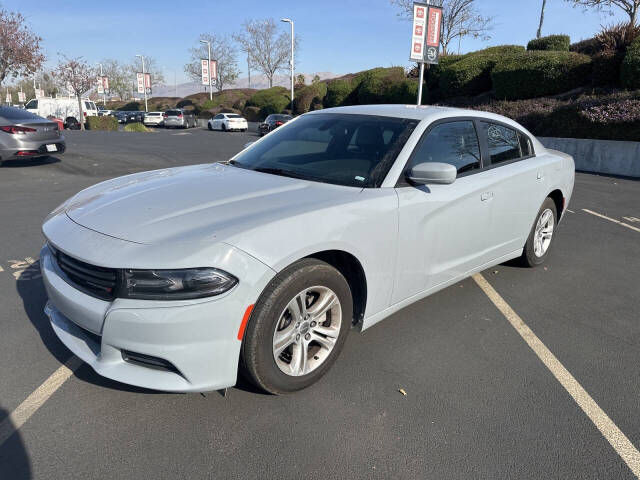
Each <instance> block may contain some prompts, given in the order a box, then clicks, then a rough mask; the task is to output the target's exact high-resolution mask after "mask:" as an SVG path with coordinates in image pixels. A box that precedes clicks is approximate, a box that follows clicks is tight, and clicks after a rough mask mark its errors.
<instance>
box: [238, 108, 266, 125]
mask: <svg viewBox="0 0 640 480" xmlns="http://www.w3.org/2000/svg"><path fill="white" fill-rule="evenodd" d="M242 113H243V115H244V118H246V119H247V121H248V122H260V121H262V120H264V118H260V109H259V108H258V107H244V111H243V112H242Z"/></svg>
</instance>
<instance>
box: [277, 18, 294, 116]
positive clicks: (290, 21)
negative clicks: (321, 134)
mask: <svg viewBox="0 0 640 480" xmlns="http://www.w3.org/2000/svg"><path fill="white" fill-rule="evenodd" d="M280 21H281V22H284V23H288V24H290V25H291V113H293V96H294V91H293V83H294V79H293V45H294V40H293V20H291V19H290V18H282V19H280Z"/></svg>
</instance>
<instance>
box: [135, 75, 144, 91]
mask: <svg viewBox="0 0 640 480" xmlns="http://www.w3.org/2000/svg"><path fill="white" fill-rule="evenodd" d="M136 81H137V82H138V93H144V75H142V72H138V73H136Z"/></svg>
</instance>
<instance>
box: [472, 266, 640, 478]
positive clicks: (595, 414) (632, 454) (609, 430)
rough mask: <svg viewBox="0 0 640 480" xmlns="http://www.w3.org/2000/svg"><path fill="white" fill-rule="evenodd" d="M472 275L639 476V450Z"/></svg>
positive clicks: (490, 289)
mask: <svg viewBox="0 0 640 480" xmlns="http://www.w3.org/2000/svg"><path fill="white" fill-rule="evenodd" d="M473 279H474V280H475V282H476V283H477V284H478V286H479V287H480V288H481V289H482V291H483V292H484V293H485V294H486V295H487V297H489V299H490V300H491V302H492V303H493V304H494V305H495V306H496V308H497V309H498V310H500V312H501V313H502V315H504V317H505V318H506V319H507V320H508V321H509V323H510V324H511V326H512V327H513V328H515V329H516V331H517V332H518V334H519V335H520V336H521V337H522V339H523V340H524V341H525V342H527V345H529V347H530V348H531V350H533V351H534V353H535V354H536V355H537V356H538V358H539V359H540V360H541V361H542V363H544V365H545V366H546V367H547V368H548V369H549V370H550V371H551V373H552V374H553V376H554V377H556V379H557V380H558V382H560V384H561V385H562V386H563V387H564V389H565V390H566V391H567V392H568V393H569V395H571V396H572V397H573V399H574V400H575V402H576V403H577V404H578V406H579V407H580V408H581V409H582V411H583V412H584V413H585V414H586V415H587V417H589V419H590V420H591V421H592V422H593V424H594V425H595V426H596V427H597V428H598V430H600V433H602V435H603V436H604V438H606V439H607V441H608V442H609V443H610V444H611V446H612V447H613V448H614V449H615V451H616V452H618V455H620V457H621V458H622V459H623V460H624V461H625V463H626V464H627V465H628V466H629V468H630V469H631V471H632V472H633V474H634V475H635V476H636V477H639V478H640V452H638V450H637V449H636V447H635V446H634V445H633V443H631V442H630V441H629V439H628V438H627V437H626V435H625V434H624V433H622V431H621V430H620V429H619V428H618V427H617V426H616V424H615V423H613V421H612V420H611V419H610V418H609V416H608V415H607V414H606V413H605V412H604V411H603V410H602V409H601V408H600V407H599V406H598V404H597V403H596V402H595V401H594V400H593V398H591V396H590V395H589V394H588V393H587V391H586V390H585V389H584V388H582V385H580V384H579V383H578V381H577V380H576V379H575V378H574V377H573V375H571V373H569V371H568V370H567V369H566V368H565V367H564V365H562V364H561V363H560V361H559V360H558V359H557V358H556V356H555V355H554V354H553V353H551V351H550V350H549V349H548V348H547V347H546V345H545V344H544V343H542V341H541V340H540V339H539V338H538V337H537V336H536V334H535V333H533V331H532V330H531V329H530V328H529V327H528V326H527V324H526V323H524V321H523V320H522V319H521V318H520V317H519V316H518V314H517V313H516V312H515V311H514V310H513V309H512V308H511V307H510V306H509V304H508V303H507V302H506V301H505V300H504V299H503V298H502V297H501V296H500V294H499V293H498V292H496V291H495V289H494V288H493V287H492V286H491V284H489V282H487V280H486V279H485V278H484V277H483V276H482V274H480V273H476V274H475V275H474V276H473Z"/></svg>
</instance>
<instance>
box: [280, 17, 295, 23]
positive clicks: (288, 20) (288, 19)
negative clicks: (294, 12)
mask: <svg viewBox="0 0 640 480" xmlns="http://www.w3.org/2000/svg"><path fill="white" fill-rule="evenodd" d="M280 21H281V22H285V23H293V20H291V19H290V18H281V19H280Z"/></svg>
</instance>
